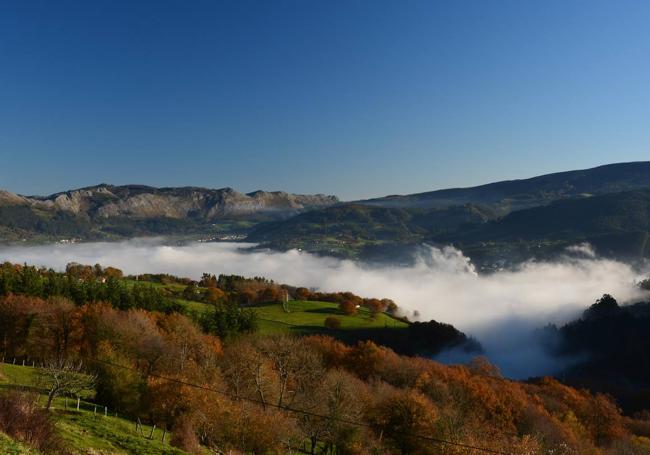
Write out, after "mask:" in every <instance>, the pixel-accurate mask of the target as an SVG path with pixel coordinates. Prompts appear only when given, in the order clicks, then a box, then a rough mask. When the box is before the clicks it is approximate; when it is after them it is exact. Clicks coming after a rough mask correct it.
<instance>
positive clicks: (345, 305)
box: [339, 300, 357, 316]
mask: <svg viewBox="0 0 650 455" xmlns="http://www.w3.org/2000/svg"><path fill="white" fill-rule="evenodd" d="M339 309H340V310H341V311H342V312H343V314H345V315H346V316H352V315H355V314H357V304H356V303H354V302H353V301H352V300H344V301H343V302H341V303H340V304H339Z"/></svg>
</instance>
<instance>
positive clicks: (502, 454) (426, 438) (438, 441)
mask: <svg viewBox="0 0 650 455" xmlns="http://www.w3.org/2000/svg"><path fill="white" fill-rule="evenodd" d="M87 359H88V360H91V361H94V362H98V363H103V364H105V365H109V366H112V367H115V368H122V369H124V370H131V371H136V372H139V370H138V369H136V368H133V367H128V366H125V365H118V364H116V363H113V362H109V361H106V360H100V359H97V358H93V357H87ZM149 376H151V377H154V378H157V379H161V380H164V381H169V382H175V383H177V384H181V385H185V386H188V387H193V388H196V389H200V390H205V391H207V392H212V393H216V394H219V395H224V396H227V397H229V398H231V399H233V400H243V401H248V402H251V403H256V404H258V405H261V406H269V407H272V408H277V409H281V410H283V411H289V412H292V413H295V414H303V415H306V416H310V417H316V418H320V419H325V420H334V421H337V422H340V423H346V424H348V425H355V426H358V427H364V428H370V429H374V428H373V427H372V425H369V424H367V423H364V422H357V421H354V420H348V419H344V418H340V417H331V416H326V415H323V414H317V413H315V412H310V411H304V410H301V409H294V408H290V407H285V406H281V405H278V404H274V403H266V402H263V401H260V400H257V399H255V398H249V397H239V396H236V395H234V394H232V393H230V392H226V391H223V390H219V389H214V388H212V387H207V386H203V385H200V384H193V383H191V382H187V381H183V380H181V379H176V378H170V377H168V376H161V375H159V374H155V373H151V374H149ZM410 436H413V437H415V438H418V439H422V440H424V441H429V442H433V443H436V444H447V445H450V446H455V447H461V448H464V449H472V450H477V451H479V452H483V453H492V454H497V455H511V454H509V453H507V452H502V451H500V450H495V449H488V448H486V447H477V446H473V445H470V444H464V443H462V442H454V441H448V440H446V439H440V438H434V437H432V436H425V435H421V434H417V433H414V434H411V435H410Z"/></svg>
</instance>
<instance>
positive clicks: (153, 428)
mask: <svg viewBox="0 0 650 455" xmlns="http://www.w3.org/2000/svg"><path fill="white" fill-rule="evenodd" d="M155 430H156V424H155V423H154V424H153V427H151V433H149V439H153V432H154V431H155Z"/></svg>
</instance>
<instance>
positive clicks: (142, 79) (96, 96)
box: [0, 0, 650, 199]
mask: <svg viewBox="0 0 650 455" xmlns="http://www.w3.org/2000/svg"><path fill="white" fill-rule="evenodd" d="M648 24H650V3H649V2H646V1H638V2H625V1H595V0H591V1H571V0H558V1H548V0H544V1H532V0H530V1H528V0H512V1H499V0H491V1H485V0H476V1H464V0H448V1H440V0H438V1H436V0H426V1H416V0H395V1H393V2H386V1H380V0H368V1H359V0H350V1H347V2H342V1H334V0H328V1H311V0H310V1H306V0H296V1H271V0H260V1H245V0H233V1H218V0H206V1H196V0H192V1H186V0H178V1H165V0H156V1H137V0H130V1H96V0H93V1H88V0H79V1H66V0H57V1H51V0H45V1H29V0H14V1H3V2H1V3H0V187H1V188H5V189H9V190H11V191H16V192H20V193H23V194H47V193H52V192H55V191H59V190H63V189H68V188H73V187H80V186H86V185H91V184H95V183H99V182H109V183H115V184H124V183H144V184H150V185H155V186H177V185H201V186H209V187H224V186H232V187H234V188H237V189H239V190H241V191H252V190H256V189H267V190H279V189H283V190H287V191H293V192H303V193H315V192H322V193H333V194H337V195H339V196H341V197H342V198H344V199H352V198H357V197H367V196H374V195H384V194H392V193H411V192H418V191H426V190H431V189H436V188H442V187H448V186H467V185H473V184H479V183H486V182H489V181H494V180H500V179H506V178H519V177H527V176H533V175H537V174H542V173H546V172H552V171H558V170H567V169H575V168H584V167H591V166H594V165H598V164H604V163H608V162H618V161H634V160H645V159H650V153H649V152H650V58H649V56H650V31H649V28H648Z"/></svg>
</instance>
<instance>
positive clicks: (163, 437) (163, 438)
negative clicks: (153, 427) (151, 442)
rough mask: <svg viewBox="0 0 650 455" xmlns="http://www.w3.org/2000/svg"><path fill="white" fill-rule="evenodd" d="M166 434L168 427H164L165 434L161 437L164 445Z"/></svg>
mask: <svg viewBox="0 0 650 455" xmlns="http://www.w3.org/2000/svg"><path fill="white" fill-rule="evenodd" d="M166 434H167V427H165V428H163V435H162V439H161V441H162V443H163V445H165V435H166Z"/></svg>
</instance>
